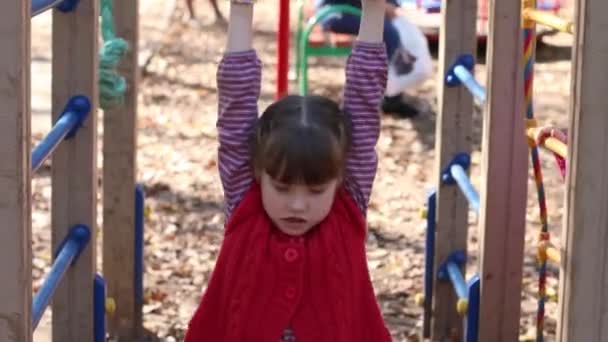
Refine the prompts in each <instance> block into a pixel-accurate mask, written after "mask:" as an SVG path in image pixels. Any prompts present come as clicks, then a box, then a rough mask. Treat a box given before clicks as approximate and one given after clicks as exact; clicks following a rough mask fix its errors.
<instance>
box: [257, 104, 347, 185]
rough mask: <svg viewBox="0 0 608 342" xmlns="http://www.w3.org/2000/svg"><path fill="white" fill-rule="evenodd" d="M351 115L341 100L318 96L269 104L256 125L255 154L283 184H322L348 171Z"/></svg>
mask: <svg viewBox="0 0 608 342" xmlns="http://www.w3.org/2000/svg"><path fill="white" fill-rule="evenodd" d="M349 145H350V119H349V117H348V115H347V114H346V113H344V111H342V110H341V109H340V107H339V106H338V104H337V103H335V102H334V101H332V100H330V99H327V98H325V97H322V96H317V95H307V96H300V95H290V96H286V97H284V98H282V99H281V100H279V101H277V102H275V103H273V104H272V105H270V106H269V107H268V108H267V109H266V111H264V113H263V114H262V116H261V117H260V119H259V120H258V122H257V125H256V127H255V133H254V134H253V141H252V143H251V145H250V146H251V157H252V158H251V159H252V161H253V168H254V171H255V174H256V177H257V178H258V179H259V177H260V176H261V174H262V172H266V173H268V175H270V176H271V177H272V178H273V179H276V180H277V181H280V182H282V183H285V184H296V183H298V184H307V185H317V184H324V183H326V182H328V181H330V180H331V179H334V178H341V177H342V176H343V174H344V168H345V164H346V155H347V153H348V147H349Z"/></svg>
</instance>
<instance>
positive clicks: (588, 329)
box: [419, 0, 608, 341]
mask: <svg viewBox="0 0 608 342" xmlns="http://www.w3.org/2000/svg"><path fill="white" fill-rule="evenodd" d="M475 2H476V1H475V0H470V1H469V0H462V1H461V2H458V3H454V2H449V4H451V5H452V4H453V5H452V6H450V5H448V6H445V8H444V9H445V10H446V11H447V13H444V14H443V15H442V18H443V20H444V22H443V23H442V25H445V27H444V29H443V31H442V32H446V35H448V36H449V37H444V38H440V39H441V42H440V43H441V45H440V50H441V51H440V56H441V60H440V63H439V65H440V72H441V73H442V74H443V75H445V80H444V83H443V85H442V88H441V89H440V92H439V101H438V103H439V115H438V119H437V134H438V136H437V139H436V145H437V151H438V152H437V156H436V160H437V167H438V168H440V169H439V170H440V171H442V172H438V174H440V175H443V176H445V165H449V167H448V169H449V170H450V172H451V174H452V176H454V175H455V176H456V179H455V181H456V184H458V185H459V188H460V189H461V191H460V192H458V193H455V192H454V190H453V189H451V188H450V187H448V186H447V184H445V182H444V180H445V178H441V179H439V180H438V183H437V184H438V185H437V187H436V188H437V190H436V191H434V192H433V193H432V194H431V196H429V198H428V204H427V205H428V207H429V209H428V214H427V215H428V216H427V226H428V228H427V237H426V240H427V245H428V246H432V247H429V248H427V251H426V265H425V269H426V272H425V286H424V288H425V296H424V297H419V298H420V299H423V300H422V301H423V302H424V306H425V310H424V329H423V333H424V334H425V335H426V336H429V337H431V338H432V339H433V340H443V339H447V338H453V337H456V338H458V335H460V332H458V331H457V330H458V326H459V324H458V323H457V319H458V318H457V317H455V316H454V314H455V313H456V311H458V310H453V307H452V306H451V305H452V304H453V303H454V302H455V301H456V302H457V301H458V299H460V301H461V303H462V298H464V296H465V291H464V289H463V286H462V285H463V283H464V277H461V276H462V274H463V273H462V272H461V273H460V275H458V273H456V272H453V273H454V276H453V277H452V278H454V279H455V280H456V281H455V282H454V281H452V283H453V284H452V287H454V289H456V288H455V285H456V284H459V285H458V286H459V288H458V289H456V294H454V290H453V289H451V288H446V285H447V284H446V282H441V281H439V282H437V281H434V280H435V279H436V278H439V276H444V274H443V273H444V272H443V271H444V270H445V269H446V268H445V267H444V265H445V262H446V260H453V259H450V258H454V253H461V254H460V255H459V256H457V258H458V259H460V260H463V259H464V255H465V254H462V253H463V251H464V250H466V244H467V237H466V234H467V224H468V222H467V220H466V218H467V215H466V214H467V212H466V211H467V206H466V205H463V201H462V200H458V198H459V197H460V196H462V195H463V194H464V197H465V198H467V199H468V201H467V203H468V204H469V206H470V207H473V208H476V207H477V206H479V207H480V209H481V212H480V215H479V218H480V230H481V231H480V244H479V245H480V254H481V256H480V261H481V262H480V267H479V270H480V279H482V280H481V283H480V285H481V293H480V302H479V315H480V316H481V317H483V319H482V320H481V321H480V322H479V325H478V339H479V340H480V341H499V340H502V341H511V340H517V339H518V332H519V314H520V304H519V300H520V296H521V269H522V266H523V265H522V260H521V253H522V252H523V245H524V236H525V205H526V199H527V191H526V183H527V174H528V170H527V168H526V167H525V165H527V163H525V160H526V159H527V158H524V157H525V151H526V144H525V142H526V140H527V141H528V143H529V145H530V146H529V147H530V148H529V151H530V154H531V158H532V164H533V165H532V166H533V168H534V176H535V181H536V185H537V189H536V190H537V193H538V198H539V208H540V217H541V224H542V226H543V228H542V230H541V232H540V234H539V240H540V241H539V244H538V253H537V257H538V266H539V278H538V284H539V291H538V296H537V298H538V309H537V316H536V318H537V322H536V323H537V329H536V340H537V341H542V340H543V338H544V336H543V328H544V305H545V301H546V300H547V298H548V297H549V295H548V291H547V289H546V288H545V286H546V262H547V260H551V261H554V262H556V263H558V264H559V265H560V268H561V271H562V274H560V291H559V292H560V295H559V296H560V298H559V301H558V304H559V309H560V313H559V317H560V318H561V320H560V321H559V323H558V324H559V325H558V329H557V334H558V340H572V341H583V340H585V341H587V340H588V341H591V340H593V341H596V340H598V341H599V340H606V339H607V338H608V336H607V335H606V331H604V330H603V329H601V328H600V327H601V326H603V322H602V321H601V318H599V317H598V316H597V314H594V313H596V312H603V311H602V310H603V308H605V307H606V295H605V294H606V293H607V292H608V287H607V286H606V285H605V284H606V283H605V282H603V279H604V277H605V274H604V273H602V272H601V271H600V270H601V269H603V268H604V263H605V254H604V255H603V257H601V256H600V257H598V256H597V255H595V254H594V253H589V251H590V248H593V247H591V246H595V248H600V249H601V248H602V247H601V246H603V245H605V244H606V243H608V241H607V240H606V239H607V238H608V237H607V236H606V235H605V234H603V233H599V231H600V230H601V229H598V225H600V226H606V225H608V219H607V218H606V217H605V215H601V214H600V211H601V210H603V208H605V207H606V205H607V204H606V203H605V199H606V198H608V190H607V189H605V188H602V189H597V188H595V187H594V188H590V187H588V186H587V187H585V185H584V184H587V185H588V184H590V183H589V182H590V180H589V179H588V177H592V178H594V179H596V181H599V182H603V181H605V177H606V176H605V174H604V172H603V170H604V168H605V165H604V164H605V160H606V159H605V158H608V157H607V156H608V148H607V147H605V146H603V145H602V147H600V146H598V144H597V141H598V140H601V139H603V138H604V137H605V136H606V134H608V132H606V130H607V129H608V121H607V119H606V117H605V115H604V113H603V112H604V108H605V106H606V105H608V104H607V103H606V102H607V101H608V100H607V99H606V98H605V97H603V95H602V94H603V93H605V91H606V86H605V80H604V79H603V76H601V75H599V74H601V73H598V70H603V69H604V68H605V67H606V60H608V53H606V52H605V51H608V50H604V52H603V53H602V54H600V55H597V52H596V51H597V50H596V49H594V50H593V51H591V50H590V47H586V46H585V44H590V43H591V42H593V44H599V46H606V45H607V44H608V40H607V39H606V36H605V33H604V32H603V27H605V25H608V19H607V20H603V21H602V22H598V21H597V19H595V17H594V20H592V21H591V20H588V21H587V22H585V18H587V19H589V16H590V15H591V14H592V13H600V11H602V10H603V11H605V10H608V4H606V3H605V2H602V1H600V0H577V1H576V11H577V14H576V17H577V18H578V19H579V22H577V23H576V27H575V25H574V24H573V23H572V22H570V21H568V20H565V19H562V18H559V17H557V16H553V15H549V14H548V13H543V12H539V11H538V10H537V9H536V8H537V5H536V2H535V1H529V0H525V1H524V3H523V6H522V5H520V4H516V3H512V2H503V1H496V2H495V3H494V4H493V7H492V13H491V15H490V17H491V18H493V19H496V18H500V20H494V22H493V26H492V27H493V28H494V31H493V32H488V36H489V38H490V39H489V44H491V47H490V48H489V49H488V58H487V59H486V60H487V61H488V62H487V63H486V64H487V69H488V77H487V79H488V91H487V92H486V89H485V88H484V87H483V86H481V85H480V84H479V82H478V81H477V80H475V77H474V76H473V65H474V64H475V62H474V58H473V57H472V56H471V55H466V54H465V55H461V56H457V55H455V53H454V52H455V51H465V52H472V51H474V47H475V44H474V42H475V41H476V40H477V38H478V37H476V36H474V34H475V32H476V30H475V25H474V21H475V17H474V16H473V15H472V14H474V12H473V10H472V9H473V5H474V3H475ZM541 6H542V4H541ZM498 13H501V14H500V16H498ZM520 13H521V17H520ZM521 18H523V19H524V20H523V21H522V20H521ZM535 22H539V23H542V24H543V25H545V26H548V27H550V28H552V29H555V30H558V31H564V32H569V33H576V32H577V31H578V30H579V29H582V28H584V30H585V34H576V35H575V43H574V44H573V46H574V50H575V53H574V62H573V76H572V87H573V91H572V94H573V100H572V101H573V105H572V106H571V110H572V117H571V124H572V127H571V128H570V130H571V131H572V132H573V133H572V134H571V136H572V137H573V139H572V141H571V142H570V145H571V146H570V151H567V150H568V147H567V146H566V145H565V144H564V143H561V142H560V141H558V140H556V139H552V138H547V139H545V140H544V141H540V142H538V145H539V146H543V147H545V148H546V149H548V150H550V151H552V152H553V153H555V154H557V155H560V156H562V157H564V158H565V157H567V156H570V154H575V155H576V156H575V157H574V156H573V157H572V158H571V161H570V165H569V166H568V172H569V173H570V176H569V178H568V179H567V181H568V183H569V185H568V186H567V187H566V189H567V190H566V197H567V198H568V201H567V202H566V203H567V204H566V219H565V220H564V222H565V225H564V233H563V239H565V241H562V245H563V246H567V248H568V253H567V254H565V255H566V256H567V258H563V257H562V256H561V255H560V252H559V251H558V250H557V249H556V248H554V247H551V246H550V243H549V234H548V229H547V209H546V203H545V201H544V188H543V185H542V173H541V169H540V162H539V159H538V148H537V142H536V140H535V136H536V133H537V132H536V130H537V129H538V128H537V126H536V121H535V120H534V115H533V114H534V113H533V106H532V103H533V102H532V94H533V91H532V86H533V82H532V80H533V77H532V75H533V69H534V68H533V65H534V51H535V49H534V45H535V42H536V40H537V37H538V35H537V31H536V27H535ZM522 24H523V25H522ZM522 26H523V35H521V36H520V35H518V34H517V33H516V32H517V31H518V30H522ZM520 32H521V31H520ZM521 37H523V39H524V40H523V44H522V41H521V40H520V38H521ZM592 37H593V38H592ZM522 45H523V46H522ZM595 46H598V45H595ZM522 58H523V60H524V63H521V62H520V61H521V59H522ZM450 61H453V62H450ZM583 61H584V63H583ZM449 63H451V64H449ZM522 84H523V85H524V88H523V91H521V90H522V88H521V86H522ZM454 85H463V87H460V88H453V86H454ZM598 88H602V89H598ZM463 90H466V92H464V93H463V92H462V91H463ZM520 91H521V92H520ZM486 94H487V95H486ZM486 97H487V101H485V100H486ZM473 98H475V99H476V100H477V101H478V102H479V103H480V104H483V105H484V107H485V108H486V110H487V112H488V113H487V114H486V115H485V116H484V125H483V127H484V134H483V142H482V154H483V157H482V158H483V160H484V161H483V162H482V164H481V165H482V168H483V169H482V177H484V178H483V181H482V189H481V194H482V196H481V201H479V202H477V201H478V200H479V198H478V197H477V196H476V192H474V189H472V187H470V181H468V178H467V177H466V169H465V168H464V167H460V168H458V167H457V168H456V169H454V170H452V169H453V168H454V166H453V165H452V164H453V159H449V158H450V156H453V155H455V154H456V153H457V152H458V151H466V150H467V149H470V140H471V139H470V130H469V129H467V128H468V127H470V124H471V122H470V120H471V117H470V114H469V113H470V112H472V110H473V108H472V102H473ZM598 101H600V102H601V103H602V104H600V103H598ZM522 109H525V113H526V117H525V120H521V118H518V117H517V114H518V113H520V112H521V110H522ZM583 113H584V115H583ZM583 129H586V130H585V131H584V132H585V133H584V134H583V133H582V132H583ZM602 141H603V140H602ZM598 158H600V160H602V161H599V160H598ZM601 158H604V159H601ZM453 171H455V172H453ZM583 175H584V176H583ZM575 199H576V201H575ZM602 201H603V202H602ZM581 202H582V203H581ZM589 234H591V235H592V236H589ZM590 265H593V266H590ZM451 267H452V269H453V270H454V271H455V269H457V268H459V267H458V263H457V262H453V263H452V265H451ZM573 269H576V270H577V274H576V278H575V277H574V274H573V273H572V271H571V270H573ZM439 270H440V271H442V272H438V271H439ZM459 271H460V270H459ZM598 272H599V273H600V274H598ZM440 273H441V274H440ZM582 273H584V274H582ZM429 275H430V276H429ZM429 296H430V297H431V298H432V299H429ZM469 296H470V295H469ZM598 298H603V299H602V300H598ZM469 299H470V297H469ZM469 305H471V304H469ZM462 307H464V304H460V308H462ZM469 309H470V306H469ZM461 311H462V310H461ZM490 311H491V312H492V313H491V314H489V313H490ZM583 313H584V314H583ZM560 327H561V328H560ZM455 330H456V331H455ZM468 332H469V331H467V333H468ZM454 334H458V335H454ZM461 336H462V335H461Z"/></svg>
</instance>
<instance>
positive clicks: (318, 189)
mask: <svg viewBox="0 0 608 342" xmlns="http://www.w3.org/2000/svg"><path fill="white" fill-rule="evenodd" d="M325 190H326V188H325V187H322V188H318V187H314V188H309V191H310V192H312V193H313V194H315V195H320V194H322V193H324V192H325Z"/></svg>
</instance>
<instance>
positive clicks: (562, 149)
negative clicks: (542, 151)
mask: <svg viewBox="0 0 608 342" xmlns="http://www.w3.org/2000/svg"><path fill="white" fill-rule="evenodd" d="M537 130H538V128H529V129H528V130H527V131H526V133H527V135H528V139H530V141H532V142H534V143H536V142H535V137H536V132H537ZM540 146H542V147H544V148H546V149H547V150H549V151H551V152H553V153H555V154H557V155H558V156H560V157H562V158H564V159H568V145H566V144H564V143H563V142H561V141H560V140H558V139H556V138H553V137H548V138H547V139H545V140H544V141H543V142H542V144H540Z"/></svg>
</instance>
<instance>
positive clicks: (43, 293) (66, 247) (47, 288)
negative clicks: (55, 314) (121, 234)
mask: <svg viewBox="0 0 608 342" xmlns="http://www.w3.org/2000/svg"><path fill="white" fill-rule="evenodd" d="M90 237H91V232H90V231H89V228H88V227H87V226H84V225H76V226H74V227H72V229H71V230H70V232H69V234H68V235H67V236H66V238H65V240H63V243H62V244H61V247H60V248H59V252H58V253H57V256H56V257H55V260H54V261H53V265H52V266H51V270H50V271H49V273H48V275H47V277H46V279H45V280H44V283H43V284H42V287H41V288H40V290H38V293H36V295H35V296H34V299H33V303H32V324H33V329H36V327H37V326H38V323H40V319H41V318H42V315H43V314H44V310H46V308H47V306H48V305H49V302H50V300H51V298H52V297H53V294H54V293H55V291H56V290H57V287H58V286H59V283H60V282H61V279H63V276H64V275H65V273H66V271H67V270H68V268H69V267H70V266H71V265H72V263H73V262H74V261H75V260H76V259H77V258H78V255H79V254H80V252H81V251H82V250H83V249H84V248H85V246H86V245H87V244H88V242H89V239H90Z"/></svg>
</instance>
